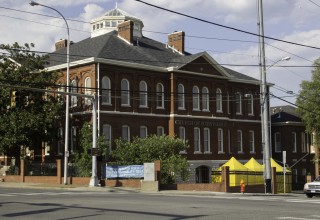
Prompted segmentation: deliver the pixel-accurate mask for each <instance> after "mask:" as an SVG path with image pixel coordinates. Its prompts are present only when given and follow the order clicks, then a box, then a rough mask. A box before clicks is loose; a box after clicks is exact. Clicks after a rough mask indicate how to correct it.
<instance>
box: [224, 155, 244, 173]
mask: <svg viewBox="0 0 320 220" xmlns="http://www.w3.org/2000/svg"><path fill="white" fill-rule="evenodd" d="M222 167H229V170H230V171H248V168H247V167H245V166H244V165H243V164H242V163H240V162H239V161H238V160H237V159H236V158H234V157H231V159H230V160H229V161H228V162H226V163H225V164H223V165H222ZM220 170H221V167H220Z"/></svg>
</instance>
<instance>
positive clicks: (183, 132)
mask: <svg viewBox="0 0 320 220" xmlns="http://www.w3.org/2000/svg"><path fill="white" fill-rule="evenodd" d="M179 138H180V139H181V140H183V141H184V142H185V141H186V129H185V127H179ZM181 153H186V150H183V151H180V154H181Z"/></svg>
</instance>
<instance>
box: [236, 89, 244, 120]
mask: <svg viewBox="0 0 320 220" xmlns="http://www.w3.org/2000/svg"><path fill="white" fill-rule="evenodd" d="M235 102H236V114H237V115H241V114H242V103H241V93H240V92H236V93H235Z"/></svg>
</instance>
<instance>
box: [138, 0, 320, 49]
mask: <svg viewBox="0 0 320 220" xmlns="http://www.w3.org/2000/svg"><path fill="white" fill-rule="evenodd" d="M135 1H137V2H141V3H143V4H146V5H148V6H151V7H154V8H157V9H161V10H164V11H168V12H171V13H174V14H178V15H181V16H184V17H187V18H191V19H194V20H197V21H201V22H204V23H208V24H212V25H215V26H218V27H222V28H226V29H230V30H234V31H238V32H241V33H244V34H249V35H253V36H257V37H261V36H260V35H259V34H256V33H253V32H249V31H244V30H241V29H238V28H234V27H230V26H226V25H222V24H218V23H215V22H212V21H208V20H204V19H201V18H197V17H194V16H191V15H187V14H183V13H180V12H177V11H173V10H170V9H166V8H163V7H160V6H157V5H153V4H150V3H147V2H144V1H141V0H135ZM263 37H264V38H266V39H269V40H274V41H279V42H282V43H287V44H293V45H297V46H301V47H308V48H312V49H318V50H319V49H320V47H315V46H310V45H305V44H300V43H295V42H291V41H286V40H281V39H278V38H274V37H268V36H263Z"/></svg>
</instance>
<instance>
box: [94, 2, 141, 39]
mask: <svg viewBox="0 0 320 220" xmlns="http://www.w3.org/2000/svg"><path fill="white" fill-rule="evenodd" d="M129 20H131V21H133V36H136V37H142V28H143V22H142V21H141V20H140V19H138V18H136V17H134V16H132V15H129V14H128V13H127V12H125V11H123V10H121V9H119V8H117V6H116V8H114V9H112V10H110V11H107V12H106V13H105V14H104V15H103V16H101V17H98V18H95V19H93V20H92V21H91V22H90V24H91V37H96V36H99V35H102V34H106V33H109V32H111V31H114V30H117V27H118V25H119V24H121V23H123V22H124V21H129Z"/></svg>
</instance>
